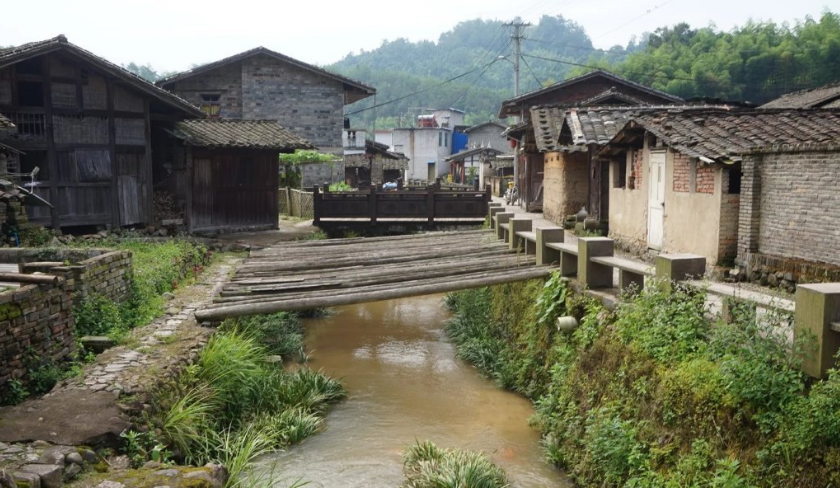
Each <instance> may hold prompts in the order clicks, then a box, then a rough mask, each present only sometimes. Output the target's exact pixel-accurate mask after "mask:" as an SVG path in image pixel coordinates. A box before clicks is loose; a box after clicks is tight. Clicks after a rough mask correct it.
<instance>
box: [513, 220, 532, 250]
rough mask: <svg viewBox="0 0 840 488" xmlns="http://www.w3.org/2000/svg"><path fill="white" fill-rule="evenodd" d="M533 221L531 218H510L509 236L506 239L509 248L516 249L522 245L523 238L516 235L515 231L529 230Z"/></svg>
mask: <svg viewBox="0 0 840 488" xmlns="http://www.w3.org/2000/svg"><path fill="white" fill-rule="evenodd" d="M532 225H533V221H532V220H531V219H510V228H509V230H510V236H509V239H508V246H509V247H510V249H511V250H513V251H516V250H518V249H519V248H521V247H523V246H522V245H523V244H524V242H522V241H524V240H525V239H523V238H521V237H519V236H517V235H516V233H517V232H530V230H531V226H532Z"/></svg>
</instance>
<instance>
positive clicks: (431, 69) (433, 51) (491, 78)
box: [327, 15, 640, 128]
mask: <svg viewBox="0 0 840 488" xmlns="http://www.w3.org/2000/svg"><path fill="white" fill-rule="evenodd" d="M510 32H511V30H510V28H508V27H505V26H504V22H501V21H498V20H481V19H476V20H470V21H466V22H461V23H459V24H458V25H456V26H455V27H454V28H453V29H452V30H450V31H448V32H445V33H443V34H441V36H440V38H439V39H438V41H437V42H431V41H420V42H410V41H408V40H406V39H397V40H394V41H385V42H383V43H382V45H381V46H380V47H379V48H377V49H374V50H372V51H363V52H361V53H359V54H350V55H348V56H346V57H344V59H342V60H341V61H339V62H337V63H335V64H333V65H331V66H327V68H328V69H331V70H334V71H337V72H339V73H342V74H344V75H346V76H349V77H351V78H355V79H358V80H360V81H363V82H365V83H368V84H370V85H372V86H374V87H376V88H377V99H376V100H377V102H378V103H382V102H384V101H387V100H393V99H396V98H400V97H403V96H405V95H408V94H410V93H414V92H416V91H419V90H421V89H424V88H428V87H431V86H434V85H435V84H438V83H440V82H441V81H444V80H448V79H450V78H453V77H456V76H458V75H460V74H463V73H466V72H469V71H471V70H476V71H475V72H473V73H471V74H469V75H467V76H464V77H463V78H460V79H458V80H456V81H454V82H452V83H447V84H445V85H442V86H440V87H439V88H435V89H432V90H429V91H426V92H425V93H422V94H419V95H417V96H412V97H409V98H406V99H404V100H401V101H398V102H395V103H392V104H389V105H387V106H383V107H380V108H378V109H377V110H376V117H377V119H379V120H378V123H377V128H385V127H391V126H396V125H398V124H399V123H400V118H402V120H403V123H405V122H406V121H408V120H410V119H411V118H412V116H413V115H415V114H416V113H417V112H418V109H420V108H438V107H455V108H459V109H462V110H466V111H467V114H468V120H469V121H472V122H479V121H483V120H487V119H488V118H490V117H492V116H494V115H495V114H496V113H497V111H498V108H499V105H500V103H501V101H502V100H504V99H505V98H509V97H511V96H512V95H513V66H512V64H511V63H509V62H508V61H506V60H504V59H498V58H499V56H509V55H511V54H512V52H513V48H512V46H511V40H510ZM525 36H526V40H524V41H523V43H522V52H523V53H528V54H531V55H533V56H538V57H545V58H551V59H557V60H560V61H568V62H572V63H580V62H582V61H585V60H587V59H589V58H590V57H591V56H592V55H593V54H600V56H601V57H605V55H604V54H601V53H600V52H599V51H598V50H596V49H594V48H593V46H592V40H591V39H590V38H589V36H588V35H586V32H584V30H583V28H582V27H581V26H579V25H578V24H576V23H574V22H572V21H570V20H566V19H564V18H563V17H562V16H555V17H552V16H548V15H546V16H543V17H542V18H541V19H540V21H539V22H538V23H537V24H536V25H534V26H532V27H529V28H527V29H525ZM638 49H640V46H638V45H636V44H635V43H631V45H630V46H628V47H627V48H624V47H621V46H617V47H616V48H614V49H613V50H611V51H612V52H610V53H609V54H608V56H609V61H611V62H616V61H621V60H623V59H624V58H625V57H626V54H627V52H634V51H637V50H638ZM510 59H512V58H510ZM488 65H489V66H488ZM572 68H573V66H572V65H568V64H561V63H556V62H548V61H541V60H537V59H533V58H525V61H524V62H523V63H522V65H521V67H520V80H521V90H520V91H521V92H523V93H524V92H526V91H530V90H534V89H536V88H540V87H541V86H544V85H546V84H551V83H554V82H555V81H559V80H563V79H564V78H566V75H567V74H568V73H569V71H570V69H572ZM372 105H373V101H372V100H365V101H362V102H359V103H358V104H356V106H354V107H348V112H353V111H354V110H359V109H362V108H365V107H369V106H372ZM354 119H355V120H354V124H356V125H370V124H371V123H372V121H373V111H368V112H364V113H362V114H359V117H358V118H354ZM356 121H359V123H357V122H356Z"/></svg>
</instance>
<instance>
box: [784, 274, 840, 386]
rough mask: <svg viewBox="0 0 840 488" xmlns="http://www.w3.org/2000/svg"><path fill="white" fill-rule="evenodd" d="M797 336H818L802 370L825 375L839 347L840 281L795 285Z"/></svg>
mask: <svg viewBox="0 0 840 488" xmlns="http://www.w3.org/2000/svg"><path fill="white" fill-rule="evenodd" d="M793 331H794V337H795V338H796V339H799V338H802V337H805V338H808V337H811V338H815V339H816V341H815V342H816V343H815V346H816V347H815V349H814V350H811V351H808V354H807V355H806V356H805V359H804V361H803V362H802V370H803V371H804V372H805V373H806V374H808V375H810V376H813V377H815V378H822V377H824V376H825V374H826V372H827V371H828V370H829V369H830V368H831V367H833V366H834V357H835V355H836V354H837V351H838V350H840V283H817V284H812V285H798V286H797V287H796V319H795V321H794V329H793Z"/></svg>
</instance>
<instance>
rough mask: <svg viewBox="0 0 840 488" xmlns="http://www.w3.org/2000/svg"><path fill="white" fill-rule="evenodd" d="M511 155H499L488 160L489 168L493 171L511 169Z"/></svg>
mask: <svg viewBox="0 0 840 488" xmlns="http://www.w3.org/2000/svg"><path fill="white" fill-rule="evenodd" d="M513 159H514V155H513V154H499V155H498V156H496V157H495V158H493V159H491V160H490V167H491V168H493V169H502V168H513Z"/></svg>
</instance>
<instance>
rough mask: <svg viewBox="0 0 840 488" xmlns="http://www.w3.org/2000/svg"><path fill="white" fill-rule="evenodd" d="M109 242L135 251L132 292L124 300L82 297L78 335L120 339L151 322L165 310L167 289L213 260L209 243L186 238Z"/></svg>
mask: <svg viewBox="0 0 840 488" xmlns="http://www.w3.org/2000/svg"><path fill="white" fill-rule="evenodd" d="M99 245H100V246H101V245H102V244H101V243H99ZM107 246H108V247H113V248H116V249H121V250H127V251H131V253H132V260H133V274H132V276H131V280H130V281H131V282H130V290H129V295H128V297H127V298H126V300H125V301H123V302H122V303H116V302H114V301H113V300H110V299H107V298H104V297H102V296H96V295H92V296H89V297H87V298H86V299H85V300H83V301H82V302H81V303H80V304H79V305H78V306H76V307H75V308H74V310H73V313H74V315H75V317H76V337H82V336H85V335H108V336H111V337H112V338H114V339H120V338H122V337H123V336H124V335H125V333H126V332H128V331H129V330H131V329H132V328H134V327H138V326H142V325H145V324H148V323H149V322H151V321H152V320H154V319H155V318H157V317H158V316H160V314H161V313H163V309H164V305H165V304H166V293H169V292H172V291H174V290H175V289H177V288H178V287H179V286H180V285H181V283H182V281H183V280H185V279H194V278H195V277H197V276H198V274H199V273H201V271H202V270H203V269H204V266H206V265H207V264H208V263H209V260H210V253H209V251H208V250H207V248H206V247H204V246H203V245H201V244H196V243H193V242H190V241H185V240H172V241H164V242H149V241H134V240H114V241H112V242H108V243H107Z"/></svg>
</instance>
